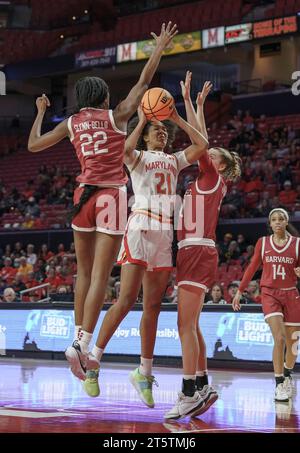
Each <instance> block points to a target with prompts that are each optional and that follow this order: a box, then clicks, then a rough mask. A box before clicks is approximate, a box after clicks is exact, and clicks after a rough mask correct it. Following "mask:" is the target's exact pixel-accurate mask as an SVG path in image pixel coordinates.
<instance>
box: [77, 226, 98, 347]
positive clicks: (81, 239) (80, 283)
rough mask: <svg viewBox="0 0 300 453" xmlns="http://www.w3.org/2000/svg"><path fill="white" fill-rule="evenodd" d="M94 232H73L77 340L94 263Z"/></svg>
mask: <svg viewBox="0 0 300 453" xmlns="http://www.w3.org/2000/svg"><path fill="white" fill-rule="evenodd" d="M95 240H96V232H95V231H93V232H81V231H75V230H74V243H75V251H76V259H77V277H76V286H75V301H74V314H75V334H74V340H77V339H78V333H79V330H80V329H81V327H82V320H83V310H84V302H85V299H86V296H87V293H88V290H89V287H90V282H91V273H92V268H93V261H94V251H95Z"/></svg>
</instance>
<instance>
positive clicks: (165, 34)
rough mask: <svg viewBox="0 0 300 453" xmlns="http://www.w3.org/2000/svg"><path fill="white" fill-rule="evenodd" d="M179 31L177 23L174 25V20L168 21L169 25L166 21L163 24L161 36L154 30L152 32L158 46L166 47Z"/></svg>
mask: <svg viewBox="0 0 300 453" xmlns="http://www.w3.org/2000/svg"><path fill="white" fill-rule="evenodd" d="M177 33H178V30H177V25H176V24H174V25H173V26H172V22H168V25H167V27H166V24H165V23H163V24H162V26H161V30H160V35H159V36H157V35H156V34H155V33H153V32H151V33H150V34H151V36H152V37H153V38H154V39H155V41H156V46H157V47H161V48H162V49H165V48H166V47H167V46H168V44H170V42H171V41H172V39H173V38H174V36H175V35H177Z"/></svg>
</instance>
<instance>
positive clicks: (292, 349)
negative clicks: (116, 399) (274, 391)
mask: <svg viewBox="0 0 300 453" xmlns="http://www.w3.org/2000/svg"><path fill="white" fill-rule="evenodd" d="M285 332H286V334H285V345H286V349H285V363H284V378H285V379H284V385H285V389H286V391H287V394H288V396H289V397H290V398H291V397H292V394H293V380H292V373H293V369H294V366H295V363H296V360H297V356H298V348H299V336H300V325H298V326H289V325H285Z"/></svg>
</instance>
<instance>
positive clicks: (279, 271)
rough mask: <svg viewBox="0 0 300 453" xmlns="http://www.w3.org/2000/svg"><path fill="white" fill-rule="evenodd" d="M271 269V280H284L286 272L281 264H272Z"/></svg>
mask: <svg viewBox="0 0 300 453" xmlns="http://www.w3.org/2000/svg"><path fill="white" fill-rule="evenodd" d="M272 267H273V280H276V279H277V277H279V276H281V278H282V280H284V279H285V276H286V272H285V270H284V266H282V264H278V265H276V264H272Z"/></svg>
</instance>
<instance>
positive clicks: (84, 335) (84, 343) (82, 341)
mask: <svg viewBox="0 0 300 453" xmlns="http://www.w3.org/2000/svg"><path fill="white" fill-rule="evenodd" d="M92 336H93V334H92V333H89V332H86V331H85V330H81V331H80V333H79V338H78V343H79V345H80V348H81V351H82V352H83V353H88V351H89V345H90V342H91V339H92Z"/></svg>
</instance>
